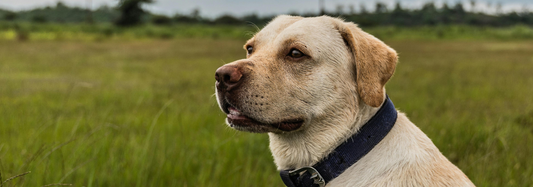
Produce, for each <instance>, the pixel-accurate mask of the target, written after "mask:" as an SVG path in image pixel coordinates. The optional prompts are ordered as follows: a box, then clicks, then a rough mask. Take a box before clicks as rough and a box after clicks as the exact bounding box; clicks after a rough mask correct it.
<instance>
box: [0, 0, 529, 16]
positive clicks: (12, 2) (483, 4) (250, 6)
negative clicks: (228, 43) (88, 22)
mask: <svg viewBox="0 0 533 187" xmlns="http://www.w3.org/2000/svg"><path fill="white" fill-rule="evenodd" d="M61 1H62V2H63V3H65V4H67V5H70V6H79V7H89V6H90V7H92V8H93V9H94V8H98V7H100V6H102V5H108V6H116V5H117V3H118V0H61ZM155 1H156V2H155V3H153V4H150V5H148V6H147V8H148V9H149V10H151V11H152V12H155V13H161V14H167V15H173V14H175V13H181V14H189V13H190V12H191V10H193V9H195V8H197V9H199V10H200V13H201V15H202V16H208V17H216V16H219V15H222V14H232V15H236V16H241V15H244V14H249V13H257V14H259V15H271V14H281V13H288V12H296V13H305V12H318V9H319V8H318V7H319V5H318V0H270V1H258V0H155ZM397 1H399V2H401V4H402V5H403V6H404V7H414V8H419V7H421V5H422V4H424V3H425V2H429V1H433V2H435V4H436V5H437V6H439V7H440V6H441V5H442V3H444V2H447V3H448V4H449V5H453V4H455V3H456V2H459V1H461V2H463V4H464V7H465V9H467V10H469V8H470V0H325V5H326V9H328V10H335V8H336V7H337V6H338V5H344V7H345V11H348V7H349V6H350V5H353V7H354V8H355V9H356V10H358V9H359V8H360V5H361V4H362V3H364V4H365V5H366V8H367V9H368V10H373V9H374V6H375V4H376V2H383V3H386V4H388V5H389V6H388V7H389V9H390V8H392V7H393V5H394V4H395V2H397ZM56 2H57V0H0V8H3V9H9V10H27V9H31V8H35V7H42V6H47V5H49V6H55V4H56ZM498 3H502V5H503V8H502V9H503V10H504V11H523V10H533V0H483V1H482V0H476V7H477V8H476V10H486V11H489V12H494V10H495V7H496V6H495V5H496V4H498ZM489 4H490V5H492V6H490V8H489Z"/></svg>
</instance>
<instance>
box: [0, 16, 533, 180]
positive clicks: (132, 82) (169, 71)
mask: <svg viewBox="0 0 533 187" xmlns="http://www.w3.org/2000/svg"><path fill="white" fill-rule="evenodd" d="M48 27H49V28H48ZM58 27H60V26H57V25H52V26H50V25H47V26H43V27H35V28H31V26H22V29H25V31H16V30H13V29H10V28H11V27H10V28H4V29H1V28H0V174H1V175H0V183H2V185H0V186H2V187H4V186H5V187H10V186H32V187H33V186H44V185H60V184H72V186H80V187H81V186H87V187H96V186H138V187H140V186H142V187H144V186H194V187H196V186H282V185H283V184H282V182H281V179H279V175H278V173H277V171H276V168H275V165H274V163H273V159H272V157H271V155H270V152H269V149H268V137H267V135H266V134H250V133H243V132H237V131H235V130H232V129H230V128H229V127H227V126H226V125H225V124H224V118H225V115H224V114H223V113H222V112H221V111H220V110H219V109H218V106H217V104H216V100H215V97H214V95H213V94H214V83H215V79H214V72H215V70H216V69H217V68H218V67H219V66H221V65H223V64H224V63H228V62H231V61H233V60H236V59H240V58H244V57H245V51H244V50H243V49H242V45H243V44H244V41H245V40H246V38H248V37H249V35H250V33H253V32H255V28H253V27H246V28H240V27H235V28H231V27H215V26H211V27H208V26H195V27H181V28H182V29H181V30H180V27H178V26H174V27H171V28H168V29H166V30H165V29H163V28H157V27H146V28H135V29H132V30H127V31H122V30H117V29H115V28H112V27H108V26H98V27H96V28H95V29H94V30H88V29H84V28H83V27H88V26H70V27H66V28H65V29H59V30H54V29H57V28H58ZM47 28H48V29H47ZM187 29H189V30H187ZM183 30H185V31H183ZM367 30H369V32H371V33H374V34H375V35H376V36H378V37H380V38H383V39H384V40H385V42H386V43H387V44H389V45H390V46H392V47H393V48H394V49H396V51H397V52H398V53H399V55H400V63H399V64H398V66H397V70H396V73H395V75H394V76H393V78H392V79H391V81H389V83H388V84H387V92H388V94H389V96H390V97H391V99H392V101H393V102H394V104H395V105H396V107H397V108H398V109H399V110H400V111H402V112H405V113H406V114H407V116H408V117H410V119H411V120H412V121H413V122H414V123H415V124H416V125H417V126H418V127H420V128H421V129H422V130H423V131H424V132H425V133H426V134H427V135H428V136H429V137H430V138H431V139H432V140H433V142H434V143H435V144H436V145H437V147H439V148H440V150H441V151H442V153H443V154H444V155H445V156H446V157H447V158H448V159H450V160H451V161H452V162H453V163H454V164H456V165H457V166H458V167H459V168H460V169H461V170H462V171H464V172H465V173H466V175H468V176H469V178H470V179H471V180H472V181H473V182H474V183H475V184H476V185H477V186H533V167H531V166H533V146H532V145H533V32H532V29H531V28H528V27H524V26H518V27H514V28H509V29H487V28H481V29H476V28H468V27H461V26H457V27H456V29H455V30H453V28H451V27H443V28H440V30H439V28H438V27H436V29H435V28H433V29H432V28H418V29H410V30H409V29H407V28H393V27H385V28H370V29H367ZM178 31H179V32H178ZM18 32H26V33H25V34H26V35H27V40H25V41H17V39H16V38H17V37H18V36H17V35H18V34H20V33H18ZM165 33H166V34H165ZM187 33H188V34H187ZM23 34H24V33H23ZM30 171H31V173H27V172H30ZM19 174H25V175H23V176H18V177H16V178H12V179H10V177H14V176H17V175H19ZM4 181H5V182H4Z"/></svg>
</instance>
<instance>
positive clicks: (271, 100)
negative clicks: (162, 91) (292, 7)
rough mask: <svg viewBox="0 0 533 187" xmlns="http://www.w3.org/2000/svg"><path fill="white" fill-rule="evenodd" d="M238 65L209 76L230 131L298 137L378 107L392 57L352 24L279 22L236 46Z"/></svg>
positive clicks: (328, 20) (295, 19) (299, 19)
mask: <svg viewBox="0 0 533 187" xmlns="http://www.w3.org/2000/svg"><path fill="white" fill-rule="evenodd" d="M244 49H245V50H246V52H247V55H246V59H242V60H237V61H234V62H231V63H229V64H226V65H224V66H222V67H220V68H218V70H217V71H216V74H215V78H216V80H217V81H216V96H217V101H218V104H219V106H220V108H221V109H222V111H224V112H225V113H226V114H227V118H226V122H227V124H228V125H230V126H231V127H233V128H235V129H237V130H242V131H249V132H273V133H284V132H292V131H299V130H301V129H305V128H308V127H309V126H312V125H320V124H317V123H315V122H317V121H321V120H335V119H337V118H341V117H342V118H346V116H355V115H356V114H357V112H358V111H359V110H358V108H360V106H361V105H367V106H371V107H379V106H380V105H381V103H382V102H383V101H384V97H385V93H384V86H385V83H386V82H387V81H388V80H389V78H390V77H391V76H392V74H393V73H394V69H395V67H396V62H397V55H396V52H395V51H394V50H393V49H391V48H390V47H388V46H387V45H385V44H384V43H383V42H381V41H380V40H379V39H377V38H375V37H373V36H372V35H370V34H367V33H365V32H363V31H362V30H361V29H359V28H358V27H357V26H356V25H355V24H353V23H347V22H343V21H342V20H339V19H336V18H331V17H327V16H322V17H315V18H302V17H292V16H279V17H277V18H276V19H274V20H273V21H272V22H270V23H269V24H268V25H267V26H266V27H265V28H263V29H262V30H261V31H260V32H258V33H257V34H255V36H254V37H253V38H251V39H250V40H248V41H247V42H246V44H245V45H244Z"/></svg>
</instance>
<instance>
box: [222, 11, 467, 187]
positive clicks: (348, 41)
mask: <svg viewBox="0 0 533 187" xmlns="http://www.w3.org/2000/svg"><path fill="white" fill-rule="evenodd" d="M247 46H253V48H254V51H253V53H251V54H249V55H248V56H247V59H243V60H239V61H235V62H232V63H230V64H228V66H239V67H242V69H243V71H245V72H246V75H247V76H248V77H247V79H246V81H247V82H245V83H243V85H241V86H242V88H240V89H241V90H239V92H238V94H240V95H239V97H240V98H241V99H240V100H242V101H236V102H237V103H235V104H236V105H239V106H242V108H240V110H242V112H243V113H245V114H246V115H247V116H249V117H251V118H254V119H256V120H257V121H260V122H262V123H275V122H277V121H280V120H284V119H288V118H291V117H292V118H295V117H297V118H302V119H304V124H303V126H302V127H300V128H299V129H298V130H295V131H291V132H284V131H280V130H277V129H275V128H266V130H265V128H246V127H244V128H243V127H234V128H236V129H238V130H243V131H251V132H269V134H268V135H269V138H270V149H271V151H272V155H273V157H274V161H275V163H276V165H277V167H278V169H280V170H285V169H295V168H299V167H304V166H312V165H314V164H316V163H317V162H319V161H320V160H321V159H323V158H324V157H326V156H327V155H328V154H329V153H330V152H331V151H332V150H333V149H335V148H336V147H337V146H338V145H340V144H341V143H342V142H344V141H345V140H346V139H347V138H349V137H350V136H351V135H353V134H354V133H357V131H358V130H359V129H360V127H361V126H362V125H364V124H365V123H366V122H367V121H368V120H369V119H370V118H371V117H372V116H373V115H374V114H375V113H376V112H377V110H378V109H379V107H380V106H381V104H382V103H383V101H384V100H385V88H384V86H385V83H386V82H387V81H388V80H389V78H390V77H391V76H392V74H393V73H394V69H395V66H396V63H397V55H396V52H395V51H394V50H393V49H392V48H390V47H388V46H387V45H385V44H384V43H383V42H381V41H380V40H378V39H377V38H375V37H373V36H371V35H369V34H367V33H365V32H363V31H362V30H361V29H359V28H358V27H357V26H356V25H355V24H353V23H347V22H343V21H342V20H340V19H336V18H331V17H327V16H322V17H315V18H302V17H292V16H279V17H277V18H276V19H274V20H273V21H272V22H271V23H269V24H268V25H267V26H266V27H265V28H263V29H262V30H261V31H260V32H258V33H257V34H256V35H255V36H254V37H253V38H252V39H250V40H249V41H248V42H247V44H246V45H245V48H246V47H247ZM291 48H297V49H300V50H301V51H302V52H303V53H305V54H306V55H308V56H309V58H306V59H304V60H300V61H291V60H290V59H287V58H286V57H284V56H285V55H286V54H287V53H288V52H289V49H291ZM217 92H218V91H217ZM254 96H255V97H254ZM392 97H393V98H394V96H393V95H392ZM223 99H224V98H222V96H219V95H218V94H217V101H218V102H219V104H221V101H222V100H223ZM249 103H255V105H254V104H249ZM257 103H261V105H260V106H259V105H257ZM263 103H264V105H263ZM221 106H222V105H221ZM258 111H260V112H258ZM328 186H474V185H473V184H472V182H470V180H469V179H468V177H467V176H466V175H464V174H463V172H461V170H459V169H458V168H457V167H456V166H455V165H453V164H452V163H451V162H449V161H448V160H447V159H446V157H444V156H443V155H442V154H441V153H440V151H439V150H438V148H437V147H435V145H434V144H433V143H432V142H431V140H430V139H429V138H428V137H427V136H426V135H425V134H424V133H423V132H422V131H420V129H418V128H417V127H416V126H415V125H414V124H413V123H411V122H410V121H409V119H407V117H406V116H405V114H403V113H400V112H399V113H398V119H397V121H396V124H395V126H394V128H393V129H392V130H391V132H390V133H389V134H388V135H387V136H386V137H385V138H384V139H383V140H382V141H381V142H380V143H379V144H378V145H376V147H375V148H374V149H373V150H371V151H370V152H369V153H368V154H367V155H366V156H364V157H363V158H362V159H361V160H359V161H358V162H357V163H356V164H354V165H353V166H352V167H350V168H348V169H347V170H346V171H345V172H344V173H343V174H341V175H340V176H339V177H337V178H335V179H334V180H333V181H331V182H330V183H328Z"/></svg>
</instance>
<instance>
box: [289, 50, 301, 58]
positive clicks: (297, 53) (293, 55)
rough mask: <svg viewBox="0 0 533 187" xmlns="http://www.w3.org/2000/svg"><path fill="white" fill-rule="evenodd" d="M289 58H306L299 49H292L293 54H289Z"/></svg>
mask: <svg viewBox="0 0 533 187" xmlns="http://www.w3.org/2000/svg"><path fill="white" fill-rule="evenodd" d="M289 56H290V57H292V58H301V57H303V56H304V53H302V52H301V51H299V50H298V49H291V52H289Z"/></svg>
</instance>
